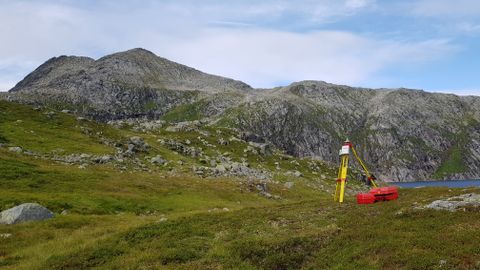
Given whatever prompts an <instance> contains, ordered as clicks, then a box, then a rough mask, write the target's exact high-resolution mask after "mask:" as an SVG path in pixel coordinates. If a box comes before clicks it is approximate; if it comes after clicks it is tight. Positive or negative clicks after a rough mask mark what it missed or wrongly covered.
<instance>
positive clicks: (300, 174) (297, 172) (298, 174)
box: [293, 171, 303, 177]
mask: <svg viewBox="0 0 480 270" xmlns="http://www.w3.org/2000/svg"><path fill="white" fill-rule="evenodd" d="M293 175H294V176H295V177H301V176H303V174H302V173H301V172H299V171H295V172H293Z"/></svg>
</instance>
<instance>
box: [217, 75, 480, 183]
mask: <svg viewBox="0 0 480 270" xmlns="http://www.w3.org/2000/svg"><path fill="white" fill-rule="evenodd" d="M479 102H480V98H478V97H458V96H455V95H445V94H432V93H427V92H424V91H418V90H406V89H399V90H387V89H380V90H372V89H363V88H352V87H348V86H339V85H333V84H328V83H324V82H317V81H304V82H298V83H294V84H292V85H290V86H287V87H283V88H279V89H275V90H272V91H271V92H270V93H269V94H268V95H262V97H261V98H259V99H257V100H256V101H255V102H249V103H244V104H243V105H241V106H239V107H238V108H237V109H235V110H232V111H231V112H230V113H227V114H226V116H225V117H226V118H227V119H228V120H227V121H226V122H230V123H234V125H235V126H237V127H239V128H240V129H242V130H249V131H251V132H253V133H256V134H258V135H259V136H261V137H264V138H266V139H267V140H269V141H271V142H273V143H274V144H276V145H277V146H278V147H281V148H282V149H285V150H286V151H287V152H288V153H290V154H293V155H296V156H318V157H320V158H321V159H324V160H329V161H332V162H336V161H337V159H338V154H337V153H338V149H339V147H340V145H341V143H342V142H343V141H344V140H345V139H346V138H349V139H350V140H352V141H353V142H354V143H355V144H357V146H358V148H359V151H360V153H361V154H362V155H363V157H364V158H365V160H366V161H367V163H369V164H371V165H372V167H373V168H375V170H376V171H377V172H378V173H379V174H380V176H381V177H383V178H386V179H391V180H393V181H399V180H400V181H406V180H424V179H432V178H455V179H458V178H480V107H479V106H478V104H479Z"/></svg>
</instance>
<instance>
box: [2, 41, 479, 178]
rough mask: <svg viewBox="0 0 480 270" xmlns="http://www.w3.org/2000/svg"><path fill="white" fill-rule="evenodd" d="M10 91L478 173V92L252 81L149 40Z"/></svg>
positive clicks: (59, 65)
mask: <svg viewBox="0 0 480 270" xmlns="http://www.w3.org/2000/svg"><path fill="white" fill-rule="evenodd" d="M8 96H9V97H8V98H9V99H10V100H14V101H15V100H16V101H20V102H26V103H33V104H37V105H48V106H53V107H56V108H67V109H71V110H74V111H75V112H76V113H78V114H81V115H85V116H88V117H92V118H95V119H97V120H101V121H105V120H110V119H122V118H132V117H149V118H164V119H165V120H168V121H182V120H195V119H201V118H204V117H208V118H210V119H211V120H212V124H216V125H229V126H232V127H235V128H239V129H240V130H241V131H247V132H251V133H254V134H257V135H258V136H259V137H261V138H263V139H265V140H268V141H270V142H272V143H274V144H275V145H276V146H277V147H279V148H281V149H284V150H285V151H286V152H287V153H289V154H292V155H295V156H316V157H318V158H321V159H323V160H327V161H331V162H336V161H337V159H338V156H337V153H338V149H339V147H340V145H341V143H342V142H343V141H344V140H345V139H346V138H350V139H351V140H352V141H353V142H354V143H355V144H357V145H358V148H359V151H360V152H361V153H362V155H363V156H364V158H365V160H366V161H367V163H368V164H369V165H371V166H372V168H374V169H375V170H376V171H377V172H378V174H379V175H380V176H382V177H384V178H387V179H391V180H394V181H407V180H424V179H431V178H480V97H458V96H455V95H447V94H432V93H427V92H424V91H419V90H408V89H366V88H355V87H349V86H341V85H334V84H329V83H325V82H321V81H302V82H297V83H293V84H291V85H289V86H285V87H277V88H274V89H266V90H265V89H264V90H254V89H252V88H251V87H249V86H248V85H246V84H244V83H242V82H239V81H235V80H232V79H227V78H222V77H218V76H214V75H208V74H205V73H202V72H200V71H197V70H195V69H192V68H189V67H186V66H183V65H180V64H177V63H174V62H171V61H169V60H166V59H164V58H160V57H157V56H155V55H154V54H153V53H151V52H148V51H146V50H143V49H134V50H130V51H126V52H121V53H117V54H112V55H109V56H105V57H103V58H100V59H98V60H93V59H90V58H85V57H58V58H53V59H51V60H49V61H47V62H46V63H45V64H43V65H42V66H40V67H39V68H38V69H37V70H35V71H34V72H32V73H31V74H30V75H28V76H27V77H26V78H25V79H24V80H22V81H21V82H19V83H18V84H17V85H16V86H15V87H14V88H13V89H12V90H11V91H10V92H9V95H8Z"/></svg>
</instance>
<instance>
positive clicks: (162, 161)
mask: <svg viewBox="0 0 480 270" xmlns="http://www.w3.org/2000/svg"><path fill="white" fill-rule="evenodd" d="M150 162H151V163H152V164H159V165H163V164H165V163H167V161H166V160H165V159H163V158H162V156H160V155H157V156H155V157H153V158H152V159H150Z"/></svg>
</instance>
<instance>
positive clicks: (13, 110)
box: [0, 101, 118, 153]
mask: <svg viewBox="0 0 480 270" xmlns="http://www.w3.org/2000/svg"><path fill="white" fill-rule="evenodd" d="M47 112H49V110H43V111H35V110H34V109H33V108H32V107H30V106H26V105H18V104H13V103H9V102H5V101H0V135H1V136H0V140H2V141H3V142H8V143H9V145H12V146H21V147H23V148H24V149H27V150H31V151H36V152H51V151H56V150H61V151H62V153H75V152H76V153H78V152H86V153H112V152H113V151H114V149H113V148H112V147H108V146H106V145H104V144H102V143H101V142H100V140H99V137H100V136H99V135H100V134H102V135H109V136H112V137H117V136H118V134H116V133H117V132H116V131H114V130H112V129H111V128H109V127H107V126H104V125H101V124H96V123H93V122H90V121H80V122H79V121H77V120H76V119H75V117H73V116H71V115H68V114H64V113H60V112H56V113H55V114H54V115H53V116H51V117H49V116H48V115H46V114H45V113H47ZM88 132H90V133H92V134H91V135H88V134H86V133H88ZM97 133H98V134H97Z"/></svg>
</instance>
